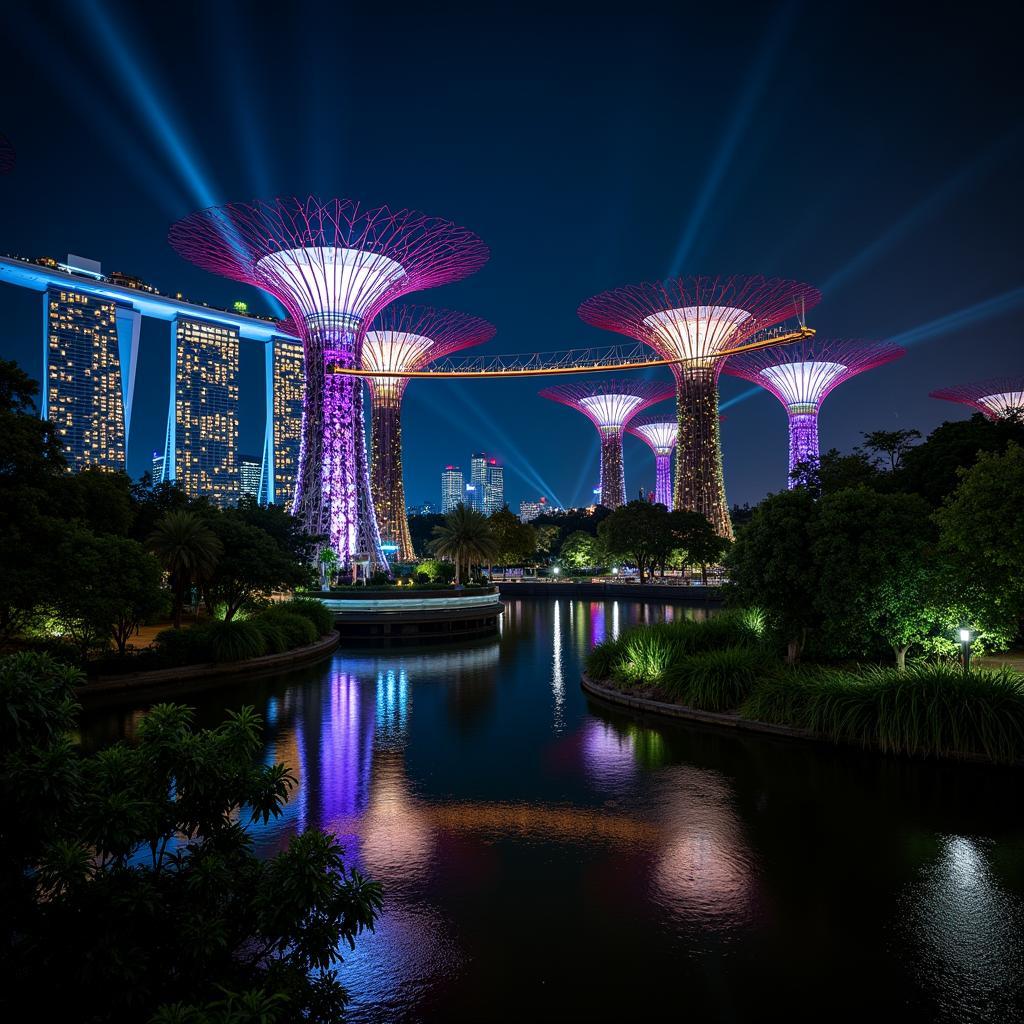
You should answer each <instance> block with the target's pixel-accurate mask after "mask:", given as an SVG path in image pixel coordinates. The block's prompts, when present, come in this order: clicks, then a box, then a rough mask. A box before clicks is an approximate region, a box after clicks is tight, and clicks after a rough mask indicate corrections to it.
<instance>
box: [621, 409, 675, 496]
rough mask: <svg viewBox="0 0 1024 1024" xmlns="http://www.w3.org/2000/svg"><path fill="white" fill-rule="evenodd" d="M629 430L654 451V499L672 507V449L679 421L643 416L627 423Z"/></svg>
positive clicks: (662, 417)
mask: <svg viewBox="0 0 1024 1024" xmlns="http://www.w3.org/2000/svg"><path fill="white" fill-rule="evenodd" d="M629 432H630V433H631V434H632V435H633V436H634V437H639V438H640V440H641V441H645V442H646V443H647V445H648V446H649V447H650V449H651V451H652V452H654V500H655V502H656V503H657V504H659V505H664V506H665V507H666V508H671V507H672V451H673V449H674V448H675V446H676V441H678V440H679V421H678V420H675V419H672V420H667V419H665V417H664V416H643V417H641V418H640V419H638V420H633V421H632V422H631V423H630V424H629Z"/></svg>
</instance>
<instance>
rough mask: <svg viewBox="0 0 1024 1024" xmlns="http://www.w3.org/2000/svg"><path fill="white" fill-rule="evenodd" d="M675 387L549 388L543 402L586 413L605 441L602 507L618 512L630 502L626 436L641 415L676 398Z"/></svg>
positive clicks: (615, 383) (623, 383) (612, 383)
mask: <svg viewBox="0 0 1024 1024" xmlns="http://www.w3.org/2000/svg"><path fill="white" fill-rule="evenodd" d="M672 391H673V388H672V385H671V384H665V383H662V382H661V381H643V380H638V381H629V380H608V381H601V382H600V383H598V384H559V385H556V386H555V387H552V388H545V389H544V390H543V391H541V392H540V396H541V398H550V399H551V401H552V402H561V403H562V404H563V405H568V406H570V407H571V408H573V409H577V410H578V411H579V412H581V413H583V415H584V416H586V417H587V418H588V419H589V420H590V422H591V423H593V424H594V426H595V427H597V433H598V435H599V437H600V438H601V504H602V505H604V506H605V508H618V507H619V506H620V505H622V504H624V503H625V501H626V474H625V472H624V470H623V468H622V433H623V429H624V428H625V426H626V424H627V423H628V422H629V421H630V420H631V419H632V418H633V417H634V416H635V415H636V414H637V413H639V412H642V411H643V410H644V409H646V408H647V407H648V406H651V405H654V404H655V403H656V402H663V401H665V399H666V398H671V397H672Z"/></svg>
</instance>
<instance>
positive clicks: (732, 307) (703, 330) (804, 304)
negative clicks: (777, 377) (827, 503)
mask: <svg viewBox="0 0 1024 1024" xmlns="http://www.w3.org/2000/svg"><path fill="white" fill-rule="evenodd" d="M820 299H821V294H820V292H818V290H817V289H816V288H812V287H811V286H810V285H806V284H800V283H798V282H796V281H784V280H781V279H778V278H765V277H699V276H698V277H675V278H671V279H670V280H667V281H661V282H658V283H644V284H638V285H631V286H628V287H625V288H617V289H614V290H612V291H607V292H602V293H601V294H600V295H595V296H594V297H593V298H590V299H587V300H586V302H584V303H582V304H581V305H580V307H579V310H578V312H579V315H580V317H582V319H583V320H585V321H586V322H587V323H588V324H593V326H595V327H602V328H604V329H605V330H609V331H617V332H618V333H619V334H625V335H627V336H629V337H631V338H636V339H637V340H638V341H642V342H644V343H645V344H647V345H650V346H651V348H653V349H654V350H655V351H656V352H658V354H659V355H660V356H661V357H662V358H663V359H683V360H685V362H679V363H674V364H673V366H672V371H673V373H674V374H675V377H676V391H677V399H678V400H677V412H678V417H679V443H678V445H677V447H676V482H675V495H674V501H673V505H674V507H675V508H684V509H690V510H693V511H696V512H702V513H703V514H704V515H705V516H707V518H708V520H709V521H710V522H711V524H712V526H714V528H715V529H716V530H717V531H718V533H719V534H721V535H722V536H723V537H732V522H731V521H730V519H729V509H728V505H727V504H726V501H725V483H724V481H723V479H722V451H721V440H720V436H719V431H718V426H719V424H718V375H719V373H720V371H721V360H722V356H723V355H724V354H725V353H727V352H728V351H729V350H730V349H732V348H736V347H737V346H738V345H742V344H743V342H745V341H747V340H748V339H749V338H750V337H751V336H752V335H754V334H756V333H757V332H758V331H762V330H765V329H766V328H769V327H773V326H775V325H776V324H779V323H782V322H783V321H784V320H788V319H790V318H791V317H796V316H802V315H803V314H804V312H805V311H806V310H807V309H809V308H810V307H812V306H814V305H816V304H817V303H818V302H819V300H820Z"/></svg>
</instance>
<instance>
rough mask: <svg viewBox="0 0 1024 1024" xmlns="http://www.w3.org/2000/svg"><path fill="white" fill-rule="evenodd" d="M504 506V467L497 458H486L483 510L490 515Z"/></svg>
mask: <svg viewBox="0 0 1024 1024" xmlns="http://www.w3.org/2000/svg"><path fill="white" fill-rule="evenodd" d="M504 507H505V467H504V466H499V465H498V460H497V459H488V460H487V482H486V483H485V484H484V512H486V513H487V515H491V514H492V513H494V512H499V511H500V510H501V509H502V508H504Z"/></svg>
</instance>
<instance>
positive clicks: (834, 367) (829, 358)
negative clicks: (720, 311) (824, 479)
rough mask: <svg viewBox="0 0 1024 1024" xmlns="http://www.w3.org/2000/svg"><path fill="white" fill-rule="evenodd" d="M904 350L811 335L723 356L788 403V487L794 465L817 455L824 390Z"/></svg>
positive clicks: (739, 373) (730, 368) (738, 372)
mask: <svg viewBox="0 0 1024 1024" xmlns="http://www.w3.org/2000/svg"><path fill="white" fill-rule="evenodd" d="M905 354H906V349H903V348H900V346H899V345H893V344H891V343H890V342H887V341H860V340H857V339H852V338H851V339H846V338H844V339H830V340H824V339H821V340H819V339H818V338H812V339H811V340H809V341H803V342H797V343H795V344H793V345H780V346H778V347H777V348H765V349H760V350H759V351H757V352H742V353H740V354H739V355H736V356H731V357H730V358H728V359H727V360H726V361H725V372H726V373H729V374H732V375H733V376H734V377H742V378H743V379H744V380H749V381H752V382H753V383H754V384H760V385H761V387H763V388H764V389H765V390H766V391H770V392H771V393H772V394H773V395H774V396H775V397H776V398H777V399H778V400H779V401H780V402H781V403H782V404H783V405H784V406H785V407H786V414H787V415H788V417H789V474H790V475H789V486H790V487H793V486H794V485H795V483H796V481H795V479H794V478H793V471H794V470H795V469H796V467H797V465H798V464H799V463H801V462H816V461H817V460H818V455H819V444H818V412H819V410H820V409H821V403H822V402H823V401H824V400H825V397H826V395H828V393H829V392H830V391H831V390H832V389H833V388H835V387H838V386H839V385H840V384H842V383H843V381H846V380H849V379H850V378H851V377H856V376H857V374H858V373H863V372H864V371H865V370H873V369H874V368H875V367H876V366H882V365H883V364H885V363H891V362H892V361H893V360H894V359H899V358H900V356H903V355H905Z"/></svg>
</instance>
